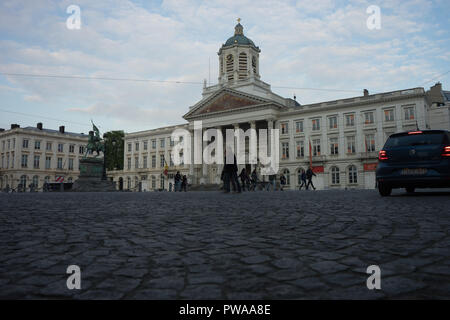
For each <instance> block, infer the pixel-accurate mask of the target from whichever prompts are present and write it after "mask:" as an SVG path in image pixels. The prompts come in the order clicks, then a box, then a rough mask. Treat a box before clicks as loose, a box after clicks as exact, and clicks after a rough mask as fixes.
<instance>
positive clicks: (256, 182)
mask: <svg viewBox="0 0 450 320" xmlns="http://www.w3.org/2000/svg"><path fill="white" fill-rule="evenodd" d="M251 182H252V187H251V189H252V190H253V191H256V186H257V184H258V174H257V173H256V168H255V169H253V172H252V178H251Z"/></svg>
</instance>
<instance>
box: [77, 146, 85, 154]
mask: <svg viewBox="0 0 450 320" xmlns="http://www.w3.org/2000/svg"><path fill="white" fill-rule="evenodd" d="M78 151H79V153H80V154H83V153H84V146H80V147H79V150H78Z"/></svg>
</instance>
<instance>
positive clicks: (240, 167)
mask: <svg viewBox="0 0 450 320" xmlns="http://www.w3.org/2000/svg"><path fill="white" fill-rule="evenodd" d="M233 126H234V130H235V132H237V131H236V130H239V123H235V124H233ZM235 142H236V143H235V147H234V154H235V155H236V161H237V160H238V159H237V154H238V149H239V140H238V139H237V137H236V138H235ZM239 151H244V152H245V149H244V150H239ZM242 166H244V165H243V164H239V163H238V164H237V167H238V174H239V173H240V172H241V170H242Z"/></svg>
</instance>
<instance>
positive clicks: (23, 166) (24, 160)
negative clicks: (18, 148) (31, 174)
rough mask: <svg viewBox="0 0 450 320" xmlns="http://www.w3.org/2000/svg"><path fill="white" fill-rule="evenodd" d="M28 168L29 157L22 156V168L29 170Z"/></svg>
mask: <svg viewBox="0 0 450 320" xmlns="http://www.w3.org/2000/svg"><path fill="white" fill-rule="evenodd" d="M8 162H9V157H8ZM27 167H28V155H26V154H23V155H22V168H27Z"/></svg>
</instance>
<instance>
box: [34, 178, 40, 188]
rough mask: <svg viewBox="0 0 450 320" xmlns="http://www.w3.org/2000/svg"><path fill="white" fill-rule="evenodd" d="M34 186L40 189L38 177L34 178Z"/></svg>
mask: <svg viewBox="0 0 450 320" xmlns="http://www.w3.org/2000/svg"><path fill="white" fill-rule="evenodd" d="M33 186H34V187H35V188H38V187H39V177H38V176H34V177H33Z"/></svg>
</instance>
